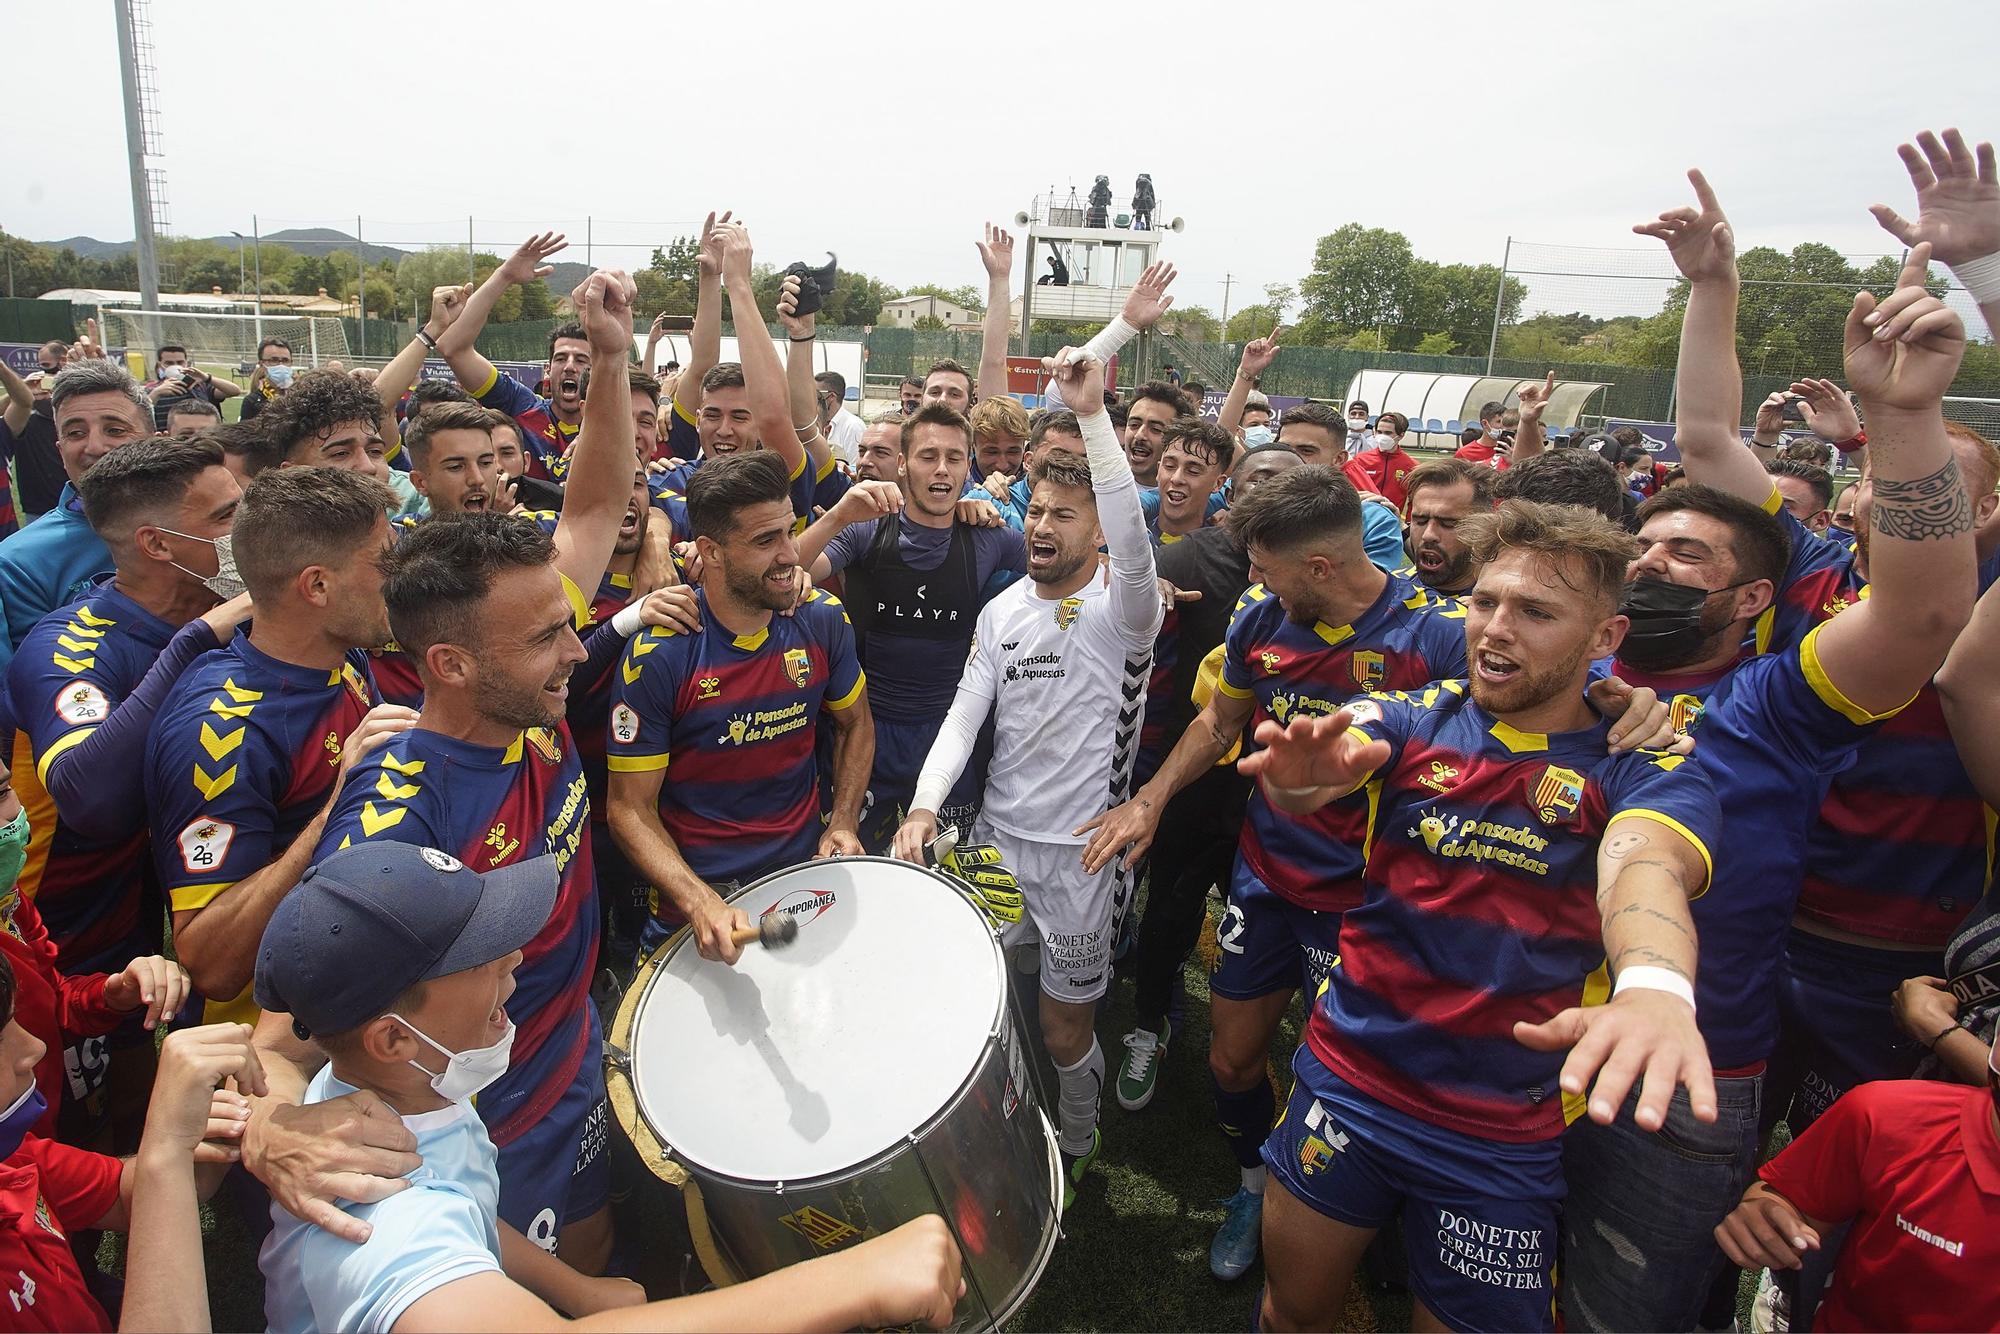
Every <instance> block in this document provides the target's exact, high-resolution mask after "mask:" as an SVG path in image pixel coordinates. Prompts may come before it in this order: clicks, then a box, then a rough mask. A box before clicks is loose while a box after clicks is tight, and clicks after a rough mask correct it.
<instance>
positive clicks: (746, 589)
mask: <svg viewBox="0 0 2000 1334" xmlns="http://www.w3.org/2000/svg"><path fill="white" fill-rule="evenodd" d="M780 568H782V569H783V570H785V571H788V572H789V573H790V575H791V580H790V582H789V583H788V584H786V585H785V586H784V588H782V589H780V588H779V587H778V586H776V585H774V584H773V583H772V582H771V581H770V579H769V578H767V577H766V576H768V575H771V574H775V573H777V572H778V570H779V569H780ZM798 571H799V567H798V566H796V565H787V566H783V567H766V568H765V569H763V570H740V571H739V570H735V569H730V570H726V571H725V572H724V573H723V578H722V583H723V587H725V588H727V589H728V590H729V593H730V596H731V597H733V598H735V599H736V600H737V601H738V602H741V603H743V604H744V605H745V606H750V607H761V608H763V609H764V610H765V611H786V610H789V609H790V607H791V605H792V604H793V603H794V602H795V601H797V600H798V585H799V574H798Z"/></svg>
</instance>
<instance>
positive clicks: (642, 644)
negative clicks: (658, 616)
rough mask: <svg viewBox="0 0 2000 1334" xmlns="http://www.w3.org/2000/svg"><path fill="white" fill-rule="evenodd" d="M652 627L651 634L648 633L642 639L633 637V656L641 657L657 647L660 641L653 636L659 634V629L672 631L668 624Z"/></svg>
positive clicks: (671, 632) (669, 632)
mask: <svg viewBox="0 0 2000 1334" xmlns="http://www.w3.org/2000/svg"><path fill="white" fill-rule="evenodd" d="M652 629H653V634H652V635H648V636H647V637H646V638H644V639H635V640H633V641H632V656H633V657H635V658H643V657H645V656H646V655H647V654H648V653H651V652H652V651H653V650H654V649H656V648H658V647H659V646H660V641H659V639H657V638H654V636H655V635H659V634H660V631H662V630H665V631H666V632H667V634H673V633H674V628H673V627H672V626H669V625H656V626H654V627H653V628H652Z"/></svg>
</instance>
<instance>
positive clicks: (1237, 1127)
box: [1208, 1071, 1278, 1167]
mask: <svg viewBox="0 0 2000 1334" xmlns="http://www.w3.org/2000/svg"><path fill="white" fill-rule="evenodd" d="M1208 1082H1209V1087H1210V1088H1211V1089H1212V1090H1213V1091H1214V1093H1215V1119H1216V1120H1217V1121H1218V1122H1220V1123H1221V1125H1222V1133H1223V1136H1224V1137H1225V1138H1226V1139H1228V1141H1229V1151H1230V1152H1231V1153H1233V1154H1235V1155H1236V1165H1237V1166H1238V1167H1262V1166H1263V1165H1264V1157H1263V1154H1262V1153H1261V1152H1260V1150H1262V1149H1263V1147H1264V1140H1265V1137H1266V1136H1268V1135H1269V1134H1270V1133H1271V1122H1272V1120H1273V1119H1274V1118H1275V1117H1276V1116H1277V1112H1278V1094H1277V1091H1276V1090H1274V1089H1273V1088H1272V1087H1271V1081H1270V1079H1268V1078H1262V1079H1259V1080H1258V1081H1257V1082H1256V1083H1255V1084H1254V1085H1252V1086H1251V1087H1250V1088H1247V1089H1245V1090H1243V1091H1242V1092H1241V1093H1232V1092H1231V1091H1229V1090H1228V1089H1226V1088H1224V1087H1222V1085H1221V1084H1220V1083H1217V1082H1216V1078H1215V1073H1214V1071H1210V1072H1209V1076H1208Z"/></svg>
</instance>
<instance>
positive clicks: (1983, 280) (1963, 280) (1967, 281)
mask: <svg viewBox="0 0 2000 1334" xmlns="http://www.w3.org/2000/svg"><path fill="white" fill-rule="evenodd" d="M1950 268H1951V276H1952V277H1954V278H1956V279H1958V281H1959V283H1960V284H1961V285H1962V286H1963V287H1964V288H1965V290H1966V291H1967V292H1968V293H1970V294H1971V296H1972V299H1973V301H1974V302H1976V303H1977V304H1979V305H1982V306H1990V305H1992V304H1994V303H1995V302H2000V250H1996V251H1995V252H1994V253H1992V254H1990V255H1981V256H1980V257H1979V258H1977V259H1968V260H1961V261H1960V262H1959V263H1957V264H1953V265H1951V266H1950Z"/></svg>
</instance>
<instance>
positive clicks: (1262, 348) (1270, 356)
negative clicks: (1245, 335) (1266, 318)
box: [1237, 324, 1285, 380]
mask: <svg viewBox="0 0 2000 1334" xmlns="http://www.w3.org/2000/svg"><path fill="white" fill-rule="evenodd" d="M1284 331H1285V326H1284V325H1282V324H1274V325H1272V326H1271V332H1269V333H1267V334H1265V335H1264V336H1263V337H1262V338H1253V339H1251V340H1250V341H1249V342H1247V343H1245V344H1244V345H1243V360H1242V361H1241V363H1239V364H1238V366H1237V373H1238V374H1240V375H1242V376H1243V377H1244V378H1245V379H1249V380H1254V379H1256V378H1257V377H1258V376H1260V375H1262V374H1263V373H1264V372H1265V371H1268V370H1270V369H1271V363H1272V362H1274V361H1276V360H1277V359H1278V335H1279V334H1281V333H1283V332H1284Z"/></svg>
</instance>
